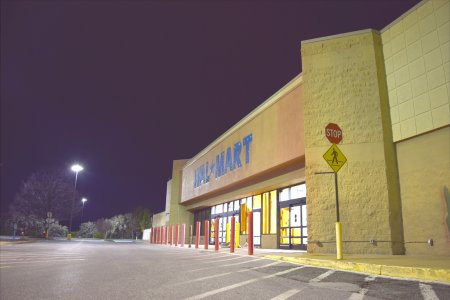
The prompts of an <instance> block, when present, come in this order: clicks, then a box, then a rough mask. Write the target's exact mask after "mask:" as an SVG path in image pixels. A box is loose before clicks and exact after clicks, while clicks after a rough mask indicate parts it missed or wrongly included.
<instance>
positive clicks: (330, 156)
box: [316, 144, 347, 259]
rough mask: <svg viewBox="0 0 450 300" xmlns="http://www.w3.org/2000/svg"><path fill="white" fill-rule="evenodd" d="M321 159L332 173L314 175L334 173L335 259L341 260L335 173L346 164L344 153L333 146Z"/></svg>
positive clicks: (336, 177)
mask: <svg viewBox="0 0 450 300" xmlns="http://www.w3.org/2000/svg"><path fill="white" fill-rule="evenodd" d="M323 158H324V159H325V161H326V162H327V163H328V165H329V166H330V167H331V168H332V169H333V171H334V172H319V173H316V174H332V173H334V188H335V190H336V258H337V259H343V258H344V255H343V243H342V224H341V221H340V217H339V189H338V176H337V172H339V170H340V169H341V168H342V166H343V165H344V164H345V163H346V162H347V158H346V157H345V155H344V153H342V151H341V150H340V149H339V147H338V146H337V145H335V144H332V145H331V147H330V148H329V149H328V150H327V151H326V152H325V153H324V155H323Z"/></svg>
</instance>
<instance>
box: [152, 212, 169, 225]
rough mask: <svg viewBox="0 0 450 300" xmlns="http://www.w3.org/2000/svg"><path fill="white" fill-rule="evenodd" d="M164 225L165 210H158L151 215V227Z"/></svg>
mask: <svg viewBox="0 0 450 300" xmlns="http://www.w3.org/2000/svg"><path fill="white" fill-rule="evenodd" d="M164 225H166V212H165V211H163V212H160V213H157V214H154V215H153V222H152V227H153V228H154V227H159V226H164Z"/></svg>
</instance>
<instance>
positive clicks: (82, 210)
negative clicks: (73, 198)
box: [80, 198, 87, 225]
mask: <svg viewBox="0 0 450 300" xmlns="http://www.w3.org/2000/svg"><path fill="white" fill-rule="evenodd" d="M86 201H87V199H86V198H83V199H81V202H82V203H83V206H82V207H81V220H80V225H81V224H82V223H83V212H84V203H85V202H86Z"/></svg>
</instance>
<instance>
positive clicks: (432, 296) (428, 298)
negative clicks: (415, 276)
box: [419, 282, 439, 300]
mask: <svg viewBox="0 0 450 300" xmlns="http://www.w3.org/2000/svg"><path fill="white" fill-rule="evenodd" d="M419 288H420V292H421V293H422V296H423V299H424V300H439V298H438V296H437V295H436V293H435V292H434V291H433V287H432V286H431V285H429V284H425V283H421V282H420V283H419Z"/></svg>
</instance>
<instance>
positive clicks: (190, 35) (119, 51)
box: [1, 0, 419, 220]
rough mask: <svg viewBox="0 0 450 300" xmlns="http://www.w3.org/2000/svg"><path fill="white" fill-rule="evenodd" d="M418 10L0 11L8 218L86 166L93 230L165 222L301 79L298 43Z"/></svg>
mask: <svg viewBox="0 0 450 300" xmlns="http://www.w3.org/2000/svg"><path fill="white" fill-rule="evenodd" d="M418 2H419V0H343V1H341V0H340V1H337V0H336V1H332V0H328V1H313V0H310V1H308V0H305V1H275V0H273V1H250V0H247V1H75V0H73V1H56V0H55V1H2V5H1V10H2V11H1V209H2V212H5V211H6V210H7V207H8V205H9V203H10V202H11V201H12V200H13V198H14V194H15V193H16V192H17V191H18V188H19V185H20V183H21V181H23V180H25V179H26V178H27V177H28V176H29V175H30V174H31V173H32V172H34V171H37V170H39V169H41V168H44V167H48V166H60V167H63V168H66V169H67V170H68V172H70V171H69V167H70V165H71V164H72V163H73V162H80V163H81V164H83V166H84V167H85V171H83V172H82V173H80V175H79V181H78V188H77V190H78V191H79V192H80V193H81V194H82V195H84V196H86V197H87V198H88V199H89V202H88V204H87V206H86V209H85V218H84V219H85V220H89V219H90V220H95V219H97V218H100V217H111V216H113V215H115V214H119V213H125V212H129V211H132V209H133V208H134V207H136V206H138V205H143V206H146V207H149V208H150V209H151V210H152V211H154V212H159V211H161V210H163V209H164V206H165V195H166V182H167V180H169V179H170V177H171V168H172V160H173V159H181V158H190V157H193V156H194V155H195V154H196V153H198V152H199V151H200V150H202V149H203V148H204V147H205V146H207V145H208V144H209V143H211V142H212V141H213V140H214V139H215V138H217V137H218V136H219V135H220V134H222V133H223V132H225V131H226V130H227V129H228V128H230V127H231V126H232V125H233V124H235V123H236V122H238V121H239V120H240V119H241V118H242V117H244V116H245V115H247V114H248V113H249V112H250V111H251V110H253V109H254V108H255V107H257V106H258V105H259V104H261V103H262V102H263V101H264V100H266V99H267V98H268V97H270V96H271V95H272V94H274V93H275V92H276V91H277V90H278V89H280V88H281V87H282V86H284V85H285V84H286V83H287V82H289V81H290V80H291V79H292V78H293V77H295V76H296V75H297V74H299V73H300V72H301V61H300V42H301V41H302V40H306V39H311V38H317V37H322V36H327V35H332V34H338V33H345V32H349V31H355V30H360V29H366V28H374V29H377V30H380V29H382V28H383V27H385V26H386V25H388V24H389V23H390V22H392V21H393V20H395V19H396V18H397V17H399V16H400V15H401V14H402V13H404V12H406V11H407V10H408V9H409V8H411V7H412V6H414V5H415V4H416V3H418Z"/></svg>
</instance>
